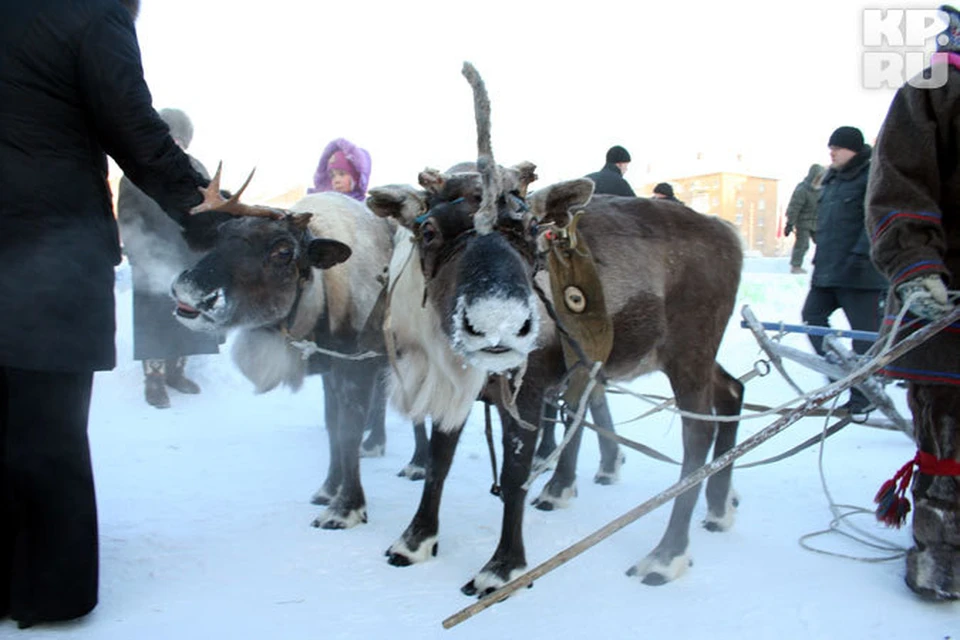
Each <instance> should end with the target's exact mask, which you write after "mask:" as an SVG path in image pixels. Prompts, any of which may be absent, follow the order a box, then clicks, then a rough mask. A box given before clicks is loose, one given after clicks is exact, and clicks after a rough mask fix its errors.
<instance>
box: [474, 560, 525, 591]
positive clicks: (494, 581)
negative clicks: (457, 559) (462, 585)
mask: <svg viewBox="0 0 960 640" xmlns="http://www.w3.org/2000/svg"><path fill="white" fill-rule="evenodd" d="M526 570H527V567H526V566H523V567H517V568H516V569H513V570H511V571H510V575H509V577H508V578H507V579H506V580H504V579H503V578H501V577H500V576H498V575H497V574H496V573H494V572H493V571H481V572H480V573H478V574H477V576H476V577H475V578H474V579H473V586H474V587H476V588H477V593H479V594H483V593H486V592H487V591H492V590H496V589H499V588H500V587H502V586H503V585H505V584H507V583H508V582H510V581H512V580H516V579H517V578H519V577H520V576H521V575H523V574H524V573H525V572H526Z"/></svg>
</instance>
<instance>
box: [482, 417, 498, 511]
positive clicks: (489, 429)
mask: <svg viewBox="0 0 960 640" xmlns="http://www.w3.org/2000/svg"><path fill="white" fill-rule="evenodd" d="M483 417H484V420H485V421H486V428H485V429H484V432H485V433H486V436H487V449H488V450H489V451H490V470H491V471H492V472H493V484H492V485H490V493H492V494H493V495H495V496H499V495H500V485H499V483H498V482H497V449H496V447H494V446H493V422H492V420H491V419H490V403H489V402H487V401H486V400H484V401H483Z"/></svg>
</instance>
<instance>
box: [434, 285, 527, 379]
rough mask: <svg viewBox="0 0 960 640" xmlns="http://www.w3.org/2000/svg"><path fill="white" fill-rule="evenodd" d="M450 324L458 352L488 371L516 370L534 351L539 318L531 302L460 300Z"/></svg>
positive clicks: (518, 299) (523, 300)
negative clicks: (451, 324) (452, 326)
mask: <svg viewBox="0 0 960 640" xmlns="http://www.w3.org/2000/svg"><path fill="white" fill-rule="evenodd" d="M453 320H454V333H455V345H456V347H457V349H458V350H459V351H460V352H461V353H462V354H463V355H464V356H466V357H467V359H468V360H471V361H472V362H474V364H482V365H483V366H484V367H486V368H487V369H488V370H490V371H503V370H505V369H510V368H513V367H516V366H519V365H520V364H521V363H522V362H523V360H525V359H526V357H527V354H528V353H530V352H531V351H532V350H533V349H534V348H535V347H536V341H537V335H538V332H539V317H538V312H537V307H536V305H535V304H533V303H532V300H530V299H524V298H519V297H486V298H480V299H475V300H472V301H471V302H469V303H468V302H466V299H465V298H461V299H460V300H459V301H458V303H457V308H456V311H455V312H454V317H453Z"/></svg>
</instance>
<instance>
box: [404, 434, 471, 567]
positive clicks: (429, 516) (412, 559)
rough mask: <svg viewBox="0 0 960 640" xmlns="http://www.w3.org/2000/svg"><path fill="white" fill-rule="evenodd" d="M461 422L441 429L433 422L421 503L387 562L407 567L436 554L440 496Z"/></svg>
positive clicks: (455, 447)
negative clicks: (455, 425)
mask: <svg viewBox="0 0 960 640" xmlns="http://www.w3.org/2000/svg"><path fill="white" fill-rule="evenodd" d="M461 431H463V425H462V424H461V425H459V426H457V428H456V429H453V430H443V429H440V428H439V427H437V425H436V424H434V425H433V428H432V431H431V434H430V458H429V460H428V461H427V474H426V478H425V482H424V483H423V493H422V494H421V496H420V506H419V507H418V508H417V512H416V514H414V516H413V520H412V521H411V522H410V525H409V526H408V527H407V530H406V531H404V532H403V535H402V536H400V539H399V540H397V541H396V542H394V543H393V545H391V546H390V548H389V549H387V552H386V556H387V562H389V563H390V564H392V565H393V566H395V567H406V566H409V565H411V564H414V563H417V562H424V561H426V560H429V559H430V558H431V557H432V556H435V555H437V532H438V531H439V527H440V498H441V496H442V495H443V484H444V482H445V481H446V479H447V473H448V472H449V471H450V465H451V464H452V463H453V454H454V452H455V451H456V449H457V442H458V441H459V440H460V432H461Z"/></svg>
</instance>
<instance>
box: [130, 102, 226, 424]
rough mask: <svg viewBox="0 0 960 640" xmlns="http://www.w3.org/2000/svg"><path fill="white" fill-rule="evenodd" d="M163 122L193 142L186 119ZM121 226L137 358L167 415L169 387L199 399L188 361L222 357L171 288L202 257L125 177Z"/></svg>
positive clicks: (180, 141)
mask: <svg viewBox="0 0 960 640" xmlns="http://www.w3.org/2000/svg"><path fill="white" fill-rule="evenodd" d="M160 117H161V118H162V119H163V121H164V122H166V123H167V126H168V127H170V135H171V136H172V137H173V139H174V141H175V142H176V143H177V145H178V146H179V147H180V148H181V149H183V150H186V149H187V147H189V146H190V141H191V140H192V139H193V123H191V122H190V118H189V117H188V116H187V114H186V113H184V112H183V111H181V110H180V109H161V110H160ZM190 160H191V162H192V164H193V168H194V169H196V170H197V172H199V173H200V174H201V175H203V176H204V177H208V174H207V170H206V168H204V166H203V165H202V164H201V163H200V161H198V160H197V159H196V158H193V157H191V158H190ZM117 222H118V223H119V225H120V239H121V240H122V241H123V246H124V249H125V250H126V254H127V258H128V259H129V260H130V269H131V272H132V274H133V358H134V360H139V361H141V362H143V374H144V398H145V399H146V401H147V403H148V404H150V405H152V406H154V407H157V408H158V409H165V408H167V407H169V406H170V397H169V396H168V395H167V390H166V387H168V386H169V387H171V388H173V389H176V390H177V391H179V392H180V393H190V394H194V393H200V386H199V385H198V384H197V383H196V382H194V381H193V380H190V379H189V378H187V376H186V375H185V374H184V366H185V365H186V362H187V356H189V355H195V354H212V353H217V352H218V351H219V344H220V340H219V339H218V336H216V335H215V334H210V333H200V332H198V331H191V330H190V329H188V328H186V327H185V326H183V325H182V324H181V323H179V322H177V320H176V318H174V317H173V307H174V303H173V301H172V299H171V298H170V284H171V283H172V282H173V280H174V279H175V278H176V277H177V276H178V275H179V274H180V272H181V271H183V270H184V269H186V268H187V267H191V266H193V265H194V264H196V263H197V262H199V260H200V258H201V257H202V255H203V254H202V253H199V252H196V251H193V250H191V249H190V247H188V246H187V243H186V241H185V240H184V239H183V234H182V233H181V229H180V226H179V225H178V224H177V223H176V222H174V221H173V219H172V218H170V216H168V215H167V214H166V213H165V212H164V211H163V209H161V208H160V205H158V204H157V203H156V202H155V201H154V200H153V199H152V198H150V196H148V195H147V194H145V193H144V192H143V191H141V190H140V189H138V188H137V187H136V185H134V184H133V183H132V182H131V181H130V179H129V178H127V177H126V176H124V177H123V178H122V179H121V180H120V191H119V196H118V199H117Z"/></svg>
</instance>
